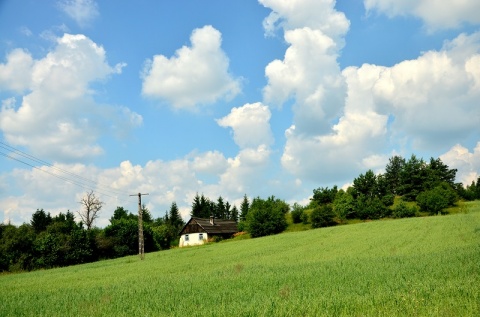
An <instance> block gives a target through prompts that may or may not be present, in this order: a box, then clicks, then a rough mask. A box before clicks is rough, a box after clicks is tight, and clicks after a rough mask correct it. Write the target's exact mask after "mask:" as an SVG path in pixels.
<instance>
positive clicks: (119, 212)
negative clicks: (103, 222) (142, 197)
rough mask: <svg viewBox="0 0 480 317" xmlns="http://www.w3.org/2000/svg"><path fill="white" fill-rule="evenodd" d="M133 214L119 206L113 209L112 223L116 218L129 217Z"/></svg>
mask: <svg viewBox="0 0 480 317" xmlns="http://www.w3.org/2000/svg"><path fill="white" fill-rule="evenodd" d="M131 216H133V215H132V214H129V213H128V210H126V209H125V208H123V207H117V209H115V210H114V211H113V216H112V217H111V218H110V223H113V221H114V220H120V219H128V218H129V217H131Z"/></svg>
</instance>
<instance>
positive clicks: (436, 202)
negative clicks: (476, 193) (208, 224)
mask: <svg viewBox="0 0 480 317" xmlns="http://www.w3.org/2000/svg"><path fill="white" fill-rule="evenodd" d="M457 199H458V197H457V194H456V193H455V191H454V190H453V189H452V187H450V185H448V184H447V183H442V184H440V185H438V186H437V187H435V188H434V189H431V190H427V191H424V192H421V193H420V194H419V195H418V196H417V203H418V205H419V206H420V209H421V210H422V211H426V212H428V213H429V214H431V215H436V214H439V213H442V214H443V213H444V211H443V210H444V209H445V208H447V207H449V206H453V204H454V203H455V202H456V201H457Z"/></svg>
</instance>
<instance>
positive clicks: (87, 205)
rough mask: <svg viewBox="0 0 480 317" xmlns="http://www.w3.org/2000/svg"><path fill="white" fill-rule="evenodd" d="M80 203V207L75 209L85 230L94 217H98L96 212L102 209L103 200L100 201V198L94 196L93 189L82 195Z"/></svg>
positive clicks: (88, 228) (91, 223)
mask: <svg viewBox="0 0 480 317" xmlns="http://www.w3.org/2000/svg"><path fill="white" fill-rule="evenodd" d="M80 204H81V205H82V209H81V210H80V211H77V213H78V215H79V216H80V218H81V219H82V222H83V223H84V224H85V226H86V227H87V230H90V229H91V228H92V226H93V222H94V221H95V219H97V218H98V217H99V215H98V213H99V212H100V210H101V209H102V206H103V202H102V201H100V199H99V198H98V197H97V196H95V193H94V192H93V190H91V191H89V192H87V193H86V195H85V196H83V198H82V200H80Z"/></svg>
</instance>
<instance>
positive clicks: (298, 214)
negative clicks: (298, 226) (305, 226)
mask: <svg viewBox="0 0 480 317" xmlns="http://www.w3.org/2000/svg"><path fill="white" fill-rule="evenodd" d="M304 209H305V208H304V207H303V206H301V205H299V204H297V203H294V204H293V208H292V211H291V215H292V222H293V223H301V222H303V213H304Z"/></svg>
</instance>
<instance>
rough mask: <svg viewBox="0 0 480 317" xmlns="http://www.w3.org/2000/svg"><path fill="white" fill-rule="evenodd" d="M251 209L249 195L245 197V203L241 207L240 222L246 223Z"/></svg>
mask: <svg viewBox="0 0 480 317" xmlns="http://www.w3.org/2000/svg"><path fill="white" fill-rule="evenodd" d="M249 209H250V202H249V201H248V198H247V195H246V194H245V195H243V201H242V204H241V205H240V220H241V221H244V220H246V219H247V215H248V210H249Z"/></svg>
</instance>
